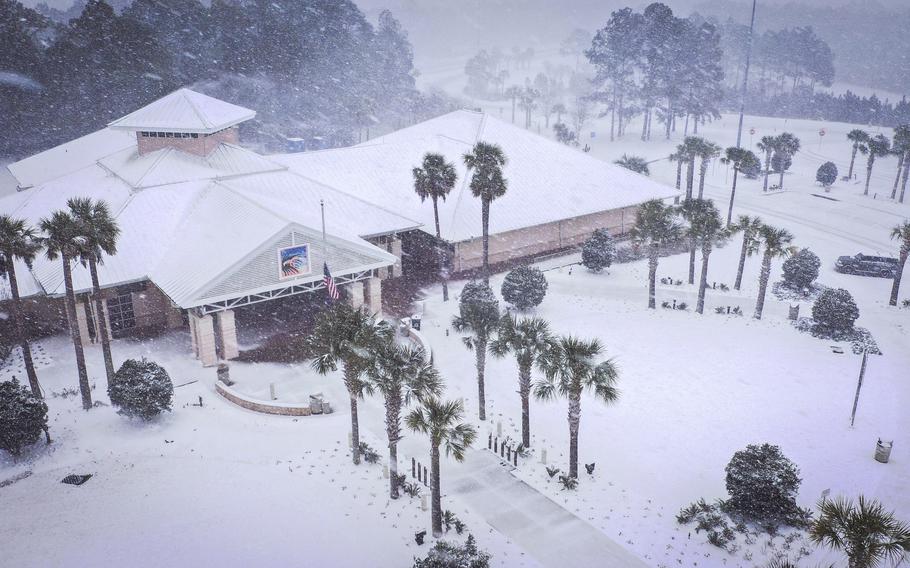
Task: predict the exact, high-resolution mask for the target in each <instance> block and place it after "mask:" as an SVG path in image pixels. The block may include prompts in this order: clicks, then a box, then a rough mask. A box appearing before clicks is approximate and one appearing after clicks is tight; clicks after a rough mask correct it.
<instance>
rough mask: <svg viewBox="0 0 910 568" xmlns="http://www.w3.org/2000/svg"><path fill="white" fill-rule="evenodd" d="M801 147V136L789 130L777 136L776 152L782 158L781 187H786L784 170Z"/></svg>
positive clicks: (779, 185)
mask: <svg viewBox="0 0 910 568" xmlns="http://www.w3.org/2000/svg"><path fill="white" fill-rule="evenodd" d="M799 148H800V143H799V138H797V137H796V136H794V135H792V134H790V133H789V132H784V133H782V134H781V135H780V136H778V137H777V138H776V142H775V146H774V153H775V154H776V155H777V157H778V160H780V164H779V165H780V182H779V183H778V184H777V185H778V188H779V189H783V188H784V172H785V171H786V170H787V164H788V163H789V162H790V160H791V159H792V158H793V155H794V154H796V153H797V152H799Z"/></svg>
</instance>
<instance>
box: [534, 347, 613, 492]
mask: <svg viewBox="0 0 910 568" xmlns="http://www.w3.org/2000/svg"><path fill="white" fill-rule="evenodd" d="M603 350H604V349H603V346H602V345H601V344H600V342H599V341H598V340H596V339H594V340H591V341H585V340H583V339H579V338H576V337H571V336H568V337H560V338H559V339H557V340H556V341H555V342H554V344H553V348H552V349H548V350H547V352H546V355H544V357H543V359H542V361H541V368H542V369H543V371H544V374H545V375H546V379H545V380H543V381H539V382H537V383H536V384H535V385H534V395H535V396H536V397H537V398H539V399H540V400H552V399H554V398H556V397H557V396H560V397H565V398H566V399H568V401H569V414H568V417H569V477H574V478H577V477H578V426H579V422H580V421H581V393H582V392H584V391H585V390H588V391H590V392H593V393H594V396H595V397H596V398H598V399H600V400H601V401H603V402H604V403H605V404H610V403H613V402H616V400H617V399H618V398H619V391H618V390H617V389H616V379H617V377H618V375H619V373H618V371H617V369H616V366H615V365H614V364H613V361H612V360H606V361H601V362H597V361H596V359H597V358H598V357H600V356H601V355H602V354H603Z"/></svg>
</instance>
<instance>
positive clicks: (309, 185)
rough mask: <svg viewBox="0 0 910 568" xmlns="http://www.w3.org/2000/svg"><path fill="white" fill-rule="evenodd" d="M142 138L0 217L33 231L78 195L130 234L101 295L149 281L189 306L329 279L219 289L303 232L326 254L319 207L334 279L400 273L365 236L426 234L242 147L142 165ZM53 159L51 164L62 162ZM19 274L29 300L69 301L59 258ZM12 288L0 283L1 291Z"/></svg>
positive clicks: (22, 198)
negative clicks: (98, 203)
mask: <svg viewBox="0 0 910 568" xmlns="http://www.w3.org/2000/svg"><path fill="white" fill-rule="evenodd" d="M131 140H132V147H128V148H123V149H117V150H116V151H114V152H112V153H111V154H109V155H106V156H101V157H98V158H97V159H96V160H95V161H94V162H93V163H88V164H87V165H83V166H82V167H81V168H79V169H77V170H75V171H68V172H64V173H62V174H61V175H59V176H57V177H56V178H54V179H50V180H48V181H45V182H43V183H40V184H38V185H36V186H35V187H33V188H31V189H28V190H26V191H21V192H18V193H15V194H13V195H9V196H6V197H4V198H2V199H0V213H9V214H11V215H13V216H15V217H21V218H24V219H26V221H27V222H28V223H29V224H31V225H33V226H34V225H37V224H38V223H39V221H40V219H41V218H43V217H46V216H48V215H49V214H50V213H51V212H53V211H55V210H58V209H65V208H66V202H67V200H68V199H69V198H71V197H86V196H88V197H92V198H93V199H103V200H105V201H106V202H107V203H108V204H109V206H110V208H111V211H112V213H113V214H114V216H115V218H116V219H117V222H118V224H119V226H120V229H121V235H120V238H119V239H118V242H117V254H116V255H114V256H112V257H108V258H105V259H104V264H103V265H101V266H99V270H98V273H99V279H100V283H101V286H102V287H109V286H116V285H122V284H125V283H130V282H137V281H142V280H147V279H148V280H151V281H152V282H154V283H155V284H156V285H157V286H158V287H159V288H161V290H162V291H164V292H165V293H166V294H167V295H168V296H169V297H170V298H171V300H173V301H174V302H175V303H176V304H177V305H179V306H181V307H184V308H189V307H193V306H198V305H203V304H204V303H206V302H208V301H211V299H212V298H213V297H215V294H216V293H222V295H225V294H228V292H230V293H236V294H240V295H242V294H241V292H243V293H252V292H251V291H252V290H255V291H256V292H257V293H259V292H263V291H266V290H269V289H272V288H278V287H286V286H288V285H289V283H297V282H299V283H305V282H307V281H310V280H313V279H321V278H322V276H321V272H319V271H318V266H319V265H318V264H314V266H315V267H317V269H315V270H314V271H313V272H312V273H311V274H309V275H303V276H301V277H299V278H297V279H294V280H283V281H282V280H280V279H279V278H277V276H276V275H277V270H263V271H259V272H255V271H254V272H252V273H251V272H250V271H247V273H245V275H244V277H243V279H242V286H241V287H240V288H238V287H236V286H234V287H226V286H225V285H224V284H221V285H220V286H215V283H218V282H220V281H222V280H223V279H224V278H226V277H228V276H230V275H231V274H232V271H237V270H240V269H241V268H243V266H242V265H243V262H244V260H245V259H248V258H250V257H252V256H255V255H263V256H264V258H266V259H267V260H269V261H272V260H274V259H276V258H277V252H276V250H272V249H271V248H269V247H272V246H273V245H275V243H279V241H281V239H283V238H285V237H287V236H288V235H291V234H292V233H293V234H297V235H309V237H308V241H309V242H314V247H315V243H318V242H319V241H318V240H317V239H320V238H321V234H320V230H321V216H320V201H322V202H324V204H325V210H326V232H327V237H328V243H329V244H330V246H329V249H328V252H329V254H328V255H327V256H320V255H325V253H326V251H325V250H320V251H314V253H313V255H312V258H313V260H314V262H315V261H317V260H318V261H319V262H320V263H321V262H322V260H321V259H322V258H328V260H329V262H330V263H334V264H330V266H331V267H332V271H333V273H335V274H346V273H349V272H359V271H363V270H369V269H372V268H378V267H381V266H389V265H391V264H392V263H394V262H395V260H396V259H395V257H394V256H393V255H391V254H389V253H388V252H386V251H384V250H382V249H380V248H379V247H376V246H374V245H372V244H370V243H368V242H367V241H365V240H364V239H363V237H366V236H373V235H378V234H386V233H390V232H396V231H404V230H410V229H414V228H416V227H417V226H418V225H419V223H418V222H416V221H413V220H411V219H407V218H405V217H403V216H401V215H399V214H397V213H395V212H393V211H391V210H388V209H385V208H383V207H379V206H376V205H373V204H371V203H368V202H366V201H364V200H362V199H359V198H358V197H355V196H353V195H350V194H348V193H345V192H342V191H339V190H337V189H334V188H332V187H329V186H326V185H324V184H320V183H318V182H316V181H313V180H311V179H308V178H304V177H301V176H299V175H298V174H296V173H293V172H290V171H288V169H287V168H286V167H285V166H283V165H281V164H279V163H277V162H273V161H271V160H269V159H268V158H267V157H264V156H260V155H258V154H256V153H255V152H251V151H249V150H246V149H244V148H240V147H238V146H234V145H230V144H221V145H220V146H219V147H218V148H216V149H215V150H214V151H213V152H212V153H210V154H209V155H208V156H206V157H200V156H196V155H194V154H189V153H186V152H182V151H180V150H177V149H175V148H165V149H162V150H158V151H155V152H150V153H148V154H145V155H142V156H140V155H139V154H138V152H137V148H136V144H137V142H136V138H135V137H132V138H131ZM96 149H97V148H96ZM54 150H56V149H54ZM54 150H52V151H49V152H48V153H45V155H46V156H48V155H49V156H54V155H56V154H57V152H55V151H54ZM51 165H53V164H51ZM313 235H315V236H313ZM291 238H292V240H293V237H291ZM301 238H302V237H301ZM263 247H265V249H264V248H263ZM316 248H318V247H316ZM16 271H17V274H18V275H19V283H20V292H21V294H22V295H23V296H30V295H34V294H41V293H44V294H48V295H51V296H59V295H62V294H63V293H64V291H65V290H64V285H63V266H62V263H61V262H60V260H55V261H49V260H47V259H46V258H44V257H43V256H41V257H38V258H36V259H35V262H34V265H33V268H32V269H31V270H29V269H28V268H27V267H26V266H25V265H24V264H23V263H17V265H16ZM7 285H8V283H7V282H6V281H4V280H0V287H5V286H7ZM73 285H74V288H75V289H76V291H77V292H79V291H87V290H89V289H90V287H91V279H90V275H89V273H88V270H86V269H85V268H84V267H82V266H80V265H78V264H74V265H73ZM244 286H245V288H244ZM2 292H3V291H2V290H0V297H3V294H2Z"/></svg>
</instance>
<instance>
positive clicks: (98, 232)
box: [66, 198, 120, 384]
mask: <svg viewBox="0 0 910 568" xmlns="http://www.w3.org/2000/svg"><path fill="white" fill-rule="evenodd" d="M66 204H67V205H68V206H69V209H70V214H71V215H72V217H73V219H75V220H76V222H77V223H79V225H80V233H81V235H82V237H83V238H84V245H85V253H84V254H82V255H80V257H79V261H80V262H81V263H82V265H83V266H85V265H86V264H88V268H89V273H90V274H91V277H92V299H93V300H94V303H95V323H96V324H97V326H98V327H97V329H98V334H99V335H100V336H101V350H102V352H103V353H104V370H105V372H106V374H107V382H108V384H110V382H111V380H112V379H113V378H114V360H113V358H112V357H111V340H110V337H109V335H108V329H107V318H106V317H105V313H104V305H103V301H102V299H101V284H100V283H99V281H98V265H99V264H101V263H103V262H104V260H103V255H105V254H107V255H111V256H112V255H115V254H117V237H118V236H119V235H120V228H119V227H118V226H117V221H116V220H114V218H113V216H112V215H111V213H110V209H108V205H107V203H106V202H104V201H100V200H99V201H94V202H93V201H92V200H91V199H88V198H72V199H70V200H69V201H67V202H66Z"/></svg>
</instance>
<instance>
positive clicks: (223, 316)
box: [215, 310, 240, 359]
mask: <svg viewBox="0 0 910 568" xmlns="http://www.w3.org/2000/svg"><path fill="white" fill-rule="evenodd" d="M215 325H216V326H218V333H216V334H215V335H216V337H217V338H218V340H219V345H218V353H219V355H221V358H222V359H236V358H237V356H238V355H240V350H239V349H238V347H237V327H236V325H235V323H234V310H224V311H222V312H216V313H215Z"/></svg>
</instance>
